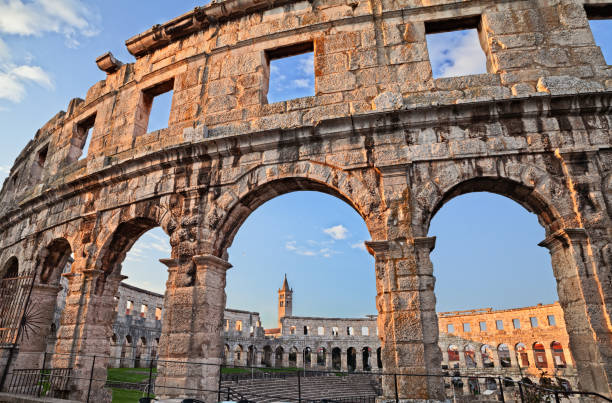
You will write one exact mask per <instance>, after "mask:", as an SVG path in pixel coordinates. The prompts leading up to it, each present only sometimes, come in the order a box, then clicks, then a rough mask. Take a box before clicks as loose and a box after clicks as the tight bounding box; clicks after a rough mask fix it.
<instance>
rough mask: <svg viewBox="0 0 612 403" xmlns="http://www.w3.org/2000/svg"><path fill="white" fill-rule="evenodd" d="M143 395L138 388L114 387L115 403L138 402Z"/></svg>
mask: <svg viewBox="0 0 612 403" xmlns="http://www.w3.org/2000/svg"><path fill="white" fill-rule="evenodd" d="M141 397H142V392H140V391H138V390H126V389H113V403H138V399H140V398H141Z"/></svg>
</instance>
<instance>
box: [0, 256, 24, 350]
mask: <svg viewBox="0 0 612 403" xmlns="http://www.w3.org/2000/svg"><path fill="white" fill-rule="evenodd" d="M0 275H1V276H2V280H1V281H0V301H2V305H1V308H0V342H2V344H12V343H14V342H15V338H16V337H17V329H16V326H17V322H18V321H19V318H20V315H19V313H18V312H17V311H18V310H16V309H14V306H15V305H16V302H17V301H20V300H22V299H23V298H24V292H23V291H21V288H22V287H20V284H19V282H18V279H19V261H18V260H17V258H16V257H14V256H13V257H11V258H10V259H9V260H8V261H7V262H6V263H5V264H4V267H3V268H2V272H0Z"/></svg>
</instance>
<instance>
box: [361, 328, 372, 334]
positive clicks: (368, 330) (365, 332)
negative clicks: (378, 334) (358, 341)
mask: <svg viewBox="0 0 612 403" xmlns="http://www.w3.org/2000/svg"><path fill="white" fill-rule="evenodd" d="M361 335H362V336H369V335H370V328H368V327H366V326H363V327H362V328H361Z"/></svg>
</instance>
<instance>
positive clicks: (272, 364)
mask: <svg viewBox="0 0 612 403" xmlns="http://www.w3.org/2000/svg"><path fill="white" fill-rule="evenodd" d="M270 367H272V368H275V367H276V350H272V353H270Z"/></svg>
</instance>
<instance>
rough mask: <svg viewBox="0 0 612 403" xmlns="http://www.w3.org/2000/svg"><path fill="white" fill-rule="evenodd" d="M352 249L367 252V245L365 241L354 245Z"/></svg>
mask: <svg viewBox="0 0 612 403" xmlns="http://www.w3.org/2000/svg"><path fill="white" fill-rule="evenodd" d="M351 248H353V249H361V250H362V251H364V252H367V249H366V247H365V243H364V242H363V241H361V242H357V243H354V244H352V245H351Z"/></svg>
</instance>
